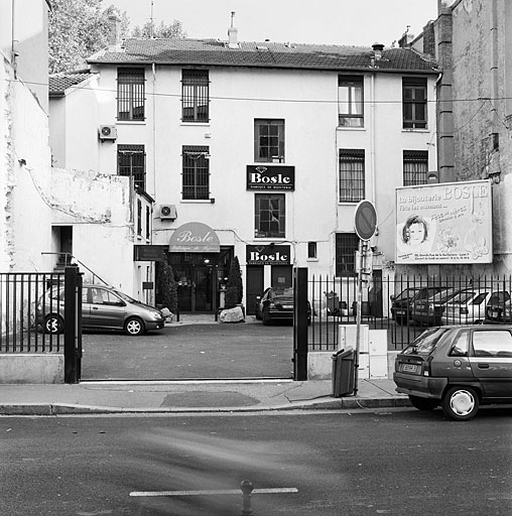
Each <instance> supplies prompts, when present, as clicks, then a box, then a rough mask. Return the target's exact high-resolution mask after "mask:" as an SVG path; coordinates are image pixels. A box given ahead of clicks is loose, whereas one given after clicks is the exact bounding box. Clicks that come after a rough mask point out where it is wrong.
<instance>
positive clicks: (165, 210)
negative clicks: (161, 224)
mask: <svg viewBox="0 0 512 516" xmlns="http://www.w3.org/2000/svg"><path fill="white" fill-rule="evenodd" d="M177 218H178V211H177V210H176V206H175V205H174V204H161V205H160V219H161V220H176V219H177Z"/></svg>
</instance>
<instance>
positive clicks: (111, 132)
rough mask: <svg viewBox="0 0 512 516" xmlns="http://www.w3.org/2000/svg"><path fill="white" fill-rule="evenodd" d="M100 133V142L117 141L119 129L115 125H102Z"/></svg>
mask: <svg viewBox="0 0 512 516" xmlns="http://www.w3.org/2000/svg"><path fill="white" fill-rule="evenodd" d="M98 133H99V136H100V140H115V139H117V129H116V126H115V125H100V127H99V130H98Z"/></svg>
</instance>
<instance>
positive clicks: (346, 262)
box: [336, 233, 359, 276]
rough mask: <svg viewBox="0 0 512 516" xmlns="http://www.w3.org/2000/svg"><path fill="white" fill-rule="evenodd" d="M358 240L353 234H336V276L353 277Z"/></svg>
mask: <svg viewBox="0 0 512 516" xmlns="http://www.w3.org/2000/svg"><path fill="white" fill-rule="evenodd" d="M358 247H359V238H358V237H357V235H356V234H355V233H336V276H355V275H356V265H355V264H356V258H355V256H356V255H355V253H356V251H357V249H358Z"/></svg>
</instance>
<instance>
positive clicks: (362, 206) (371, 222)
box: [354, 200, 377, 240]
mask: <svg viewBox="0 0 512 516" xmlns="http://www.w3.org/2000/svg"><path fill="white" fill-rule="evenodd" d="M354 229H355V230H356V233H357V236H358V237H359V238H360V239H361V240H370V238H372V236H373V235H374V234H375V230H376V229H377V210H376V209H375V206H374V205H373V203H372V202H371V201H366V200H363V201H359V204H358V205H357V206H356V212H355V215H354Z"/></svg>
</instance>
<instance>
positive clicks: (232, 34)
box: [228, 11, 240, 48]
mask: <svg viewBox="0 0 512 516" xmlns="http://www.w3.org/2000/svg"><path fill="white" fill-rule="evenodd" d="M235 14H236V13H235V11H231V27H229V29H228V48H240V45H239V44H238V29H236V28H235V27H234V23H235Z"/></svg>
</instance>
